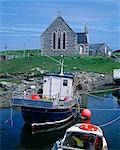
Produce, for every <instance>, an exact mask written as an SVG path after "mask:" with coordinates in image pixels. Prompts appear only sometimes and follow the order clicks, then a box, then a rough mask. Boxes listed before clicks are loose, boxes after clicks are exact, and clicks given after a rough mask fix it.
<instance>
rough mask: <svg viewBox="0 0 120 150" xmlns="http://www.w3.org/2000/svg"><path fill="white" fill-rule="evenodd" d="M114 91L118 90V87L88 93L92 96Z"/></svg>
mask: <svg viewBox="0 0 120 150" xmlns="http://www.w3.org/2000/svg"><path fill="white" fill-rule="evenodd" d="M115 90H120V87H118V88H114V89H107V90H99V91H94V92H90V93H92V94H94V93H104V92H110V91H115ZM86 94H88V93H86Z"/></svg>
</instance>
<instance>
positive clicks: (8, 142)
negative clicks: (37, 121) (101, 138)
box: [0, 92, 120, 150]
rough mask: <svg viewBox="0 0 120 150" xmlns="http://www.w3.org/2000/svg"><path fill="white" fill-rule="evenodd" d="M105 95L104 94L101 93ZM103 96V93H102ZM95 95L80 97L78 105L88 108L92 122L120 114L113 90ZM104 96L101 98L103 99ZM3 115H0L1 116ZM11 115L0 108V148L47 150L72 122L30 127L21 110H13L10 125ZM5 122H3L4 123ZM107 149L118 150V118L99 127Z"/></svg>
mask: <svg viewBox="0 0 120 150" xmlns="http://www.w3.org/2000/svg"><path fill="white" fill-rule="evenodd" d="M103 95H104V96H103ZM105 95H106V96H105ZM98 96H100V95H98V94H97V96H96V97H94V96H83V97H82V99H81V100H80V103H81V107H85V108H86V107H87V108H88V109H90V110H91V112H92V118H91V122H92V123H93V124H96V125H102V124H105V123H107V122H110V121H112V120H115V119H116V118H117V117H118V116H120V105H119V102H120V101H119V99H118V98H117V97H115V96H113V93H112V92H109V94H108V93H101V97H100V98H99V97H98ZM103 97H104V98H103ZM1 116H2V117H1ZM9 116H10V109H8V108H7V109H1V110H0V117H1V118H0V126H1V127H0V128H1V129H0V134H1V135H0V138H1V139H0V140H1V145H0V146H1V147H0V148H1V150H16V149H18V150H38V149H39V150H50V149H51V147H53V144H54V143H55V142H56V141H57V140H58V139H60V138H63V136H64V133H65V131H66V128H68V127H69V126H71V125H73V124H75V123H74V122H72V123H71V122H68V124H67V125H63V126H60V127H61V128H59V127H58V128H55V130H54V131H53V130H52V129H49V130H48V129H47V130H46V129H39V130H34V131H33V130H31V128H30V127H29V126H28V125H24V126H23V124H24V121H23V119H22V115H21V111H20V110H18V109H14V110H13V118H12V119H13V126H12V127H11V125H10V122H9V121H8V122H6V120H8V118H9ZM3 122H4V123H3ZM102 129H103V131H104V135H105V137H106V139H107V142H108V146H109V148H110V150H119V149H120V119H119V120H116V121H115V122H112V123H111V124H109V125H107V126H104V127H102Z"/></svg>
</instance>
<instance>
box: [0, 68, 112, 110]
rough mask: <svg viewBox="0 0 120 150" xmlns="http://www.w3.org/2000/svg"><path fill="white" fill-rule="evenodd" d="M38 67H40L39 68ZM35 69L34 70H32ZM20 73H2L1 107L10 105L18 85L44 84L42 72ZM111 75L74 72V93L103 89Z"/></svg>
mask: <svg viewBox="0 0 120 150" xmlns="http://www.w3.org/2000/svg"><path fill="white" fill-rule="evenodd" d="M37 69H38V68H37ZM34 70H35V69H34ZM32 71H33V70H32ZM40 71H41V70H40V69H39V72H37V73H36V72H34V73H24V74H23V73H19V74H16V75H15V74H14V75H13V74H8V73H6V74H2V73H1V74H0V108H3V107H10V105H11V99H12V93H13V91H14V92H17V90H16V89H17V88H16V87H20V88H21V89H22V90H23V91H24V90H25V89H26V88H29V87H30V86H31V85H33V84H36V85H37V86H38V87H41V85H42V78H41V77H42V73H43V72H40ZM112 82H113V79H112V76H111V75H104V74H99V73H92V72H90V73H87V72H80V73H74V95H78V96H79V95H81V94H85V93H88V92H91V91H96V90H100V89H103V87H104V85H106V84H112Z"/></svg>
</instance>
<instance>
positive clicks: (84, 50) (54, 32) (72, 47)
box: [41, 16, 112, 56]
mask: <svg viewBox="0 0 120 150" xmlns="http://www.w3.org/2000/svg"><path fill="white" fill-rule="evenodd" d="M41 49H42V51H41V54H42V55H49V56H60V55H68V56H69V55H86V56H89V55H94V56H97V55H99V56H109V54H110V53H111V51H112V50H111V49H110V48H109V47H108V46H107V45H106V44H105V43H98V44H90V43H89V33H88V27H87V25H85V28H84V31H83V32H82V33H81V32H80V33H76V32H74V31H73V30H72V29H71V28H70V26H68V24H67V23H66V22H65V20H64V19H63V18H62V17H60V16H58V17H57V18H56V19H55V20H54V21H53V23H52V24H51V25H50V26H49V27H48V28H47V29H46V30H45V31H44V32H43V33H42V35H41Z"/></svg>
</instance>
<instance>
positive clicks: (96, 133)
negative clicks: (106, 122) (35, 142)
mask: <svg viewBox="0 0 120 150" xmlns="http://www.w3.org/2000/svg"><path fill="white" fill-rule="evenodd" d="M53 150H108V146H107V142H106V139H105V137H104V135H103V131H102V130H101V128H100V127H99V126H96V125H94V124H89V123H77V124H75V125H73V126H71V127H70V128H68V129H67V130H66V132H65V135H64V137H63V139H60V140H58V141H57V142H56V143H55V144H54V147H53Z"/></svg>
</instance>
